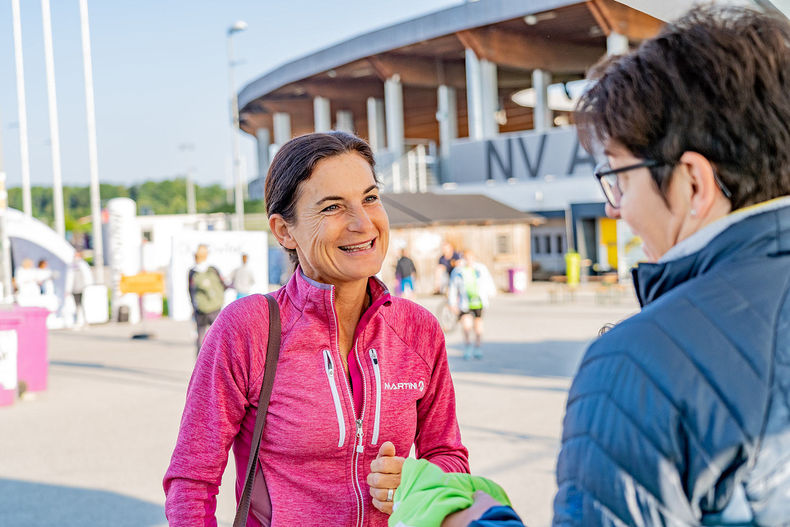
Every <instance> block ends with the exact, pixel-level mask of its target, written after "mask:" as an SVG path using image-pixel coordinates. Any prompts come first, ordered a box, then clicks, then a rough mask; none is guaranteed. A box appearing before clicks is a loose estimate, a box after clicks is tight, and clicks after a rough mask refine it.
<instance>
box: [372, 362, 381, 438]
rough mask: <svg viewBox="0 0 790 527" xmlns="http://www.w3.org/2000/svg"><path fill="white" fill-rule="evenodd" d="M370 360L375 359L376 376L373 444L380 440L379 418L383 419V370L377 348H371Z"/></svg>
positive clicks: (374, 370)
mask: <svg viewBox="0 0 790 527" xmlns="http://www.w3.org/2000/svg"><path fill="white" fill-rule="evenodd" d="M370 360H372V361H373V373H374V374H375V376H376V414H375V420H374V421H373V437H372V438H371V439H370V444H371V445H376V444H378V442H379V420H380V419H381V370H380V369H379V357H378V354H377V353H376V350H375V349H373V348H370Z"/></svg>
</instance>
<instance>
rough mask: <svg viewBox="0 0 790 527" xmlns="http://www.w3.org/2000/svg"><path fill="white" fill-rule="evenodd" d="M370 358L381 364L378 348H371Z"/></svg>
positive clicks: (376, 363) (374, 362)
mask: <svg viewBox="0 0 790 527" xmlns="http://www.w3.org/2000/svg"><path fill="white" fill-rule="evenodd" d="M370 358H371V359H373V364H375V365H376V366H378V364H379V356H378V354H377V353H376V350H374V349H373V348H370Z"/></svg>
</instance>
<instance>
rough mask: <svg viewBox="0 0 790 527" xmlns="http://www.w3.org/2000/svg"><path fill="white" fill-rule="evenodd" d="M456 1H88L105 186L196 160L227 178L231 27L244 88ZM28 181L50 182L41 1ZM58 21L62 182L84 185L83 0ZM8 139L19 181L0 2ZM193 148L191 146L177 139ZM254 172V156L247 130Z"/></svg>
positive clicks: (0, 65) (27, 30) (0, 122)
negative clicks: (235, 28)
mask: <svg viewBox="0 0 790 527" xmlns="http://www.w3.org/2000/svg"><path fill="white" fill-rule="evenodd" d="M457 3H458V0H398V1H397V2H394V1H387V0H341V1H335V2H331V1H330V2H327V1H325V0H324V1H317V0H309V1H308V0H293V1H282V0H276V1H275V0H269V1H266V2H264V1H257V2H256V1H252V0H192V1H190V0H135V1H132V2H121V1H115V0H101V1H97V0H90V1H89V10H90V26H91V41H92V48H93V75H94V90H95V94H96V122H97V134H98V149H99V177H100V179H101V181H102V182H107V183H123V184H127V185H128V184H132V183H138V182H142V181H145V180H151V179H153V180H161V179H169V178H172V177H174V176H176V175H178V174H182V173H183V172H184V171H185V169H186V167H187V166H188V165H192V166H194V167H196V170H197V174H196V180H197V181H198V182H199V183H200V184H207V183H212V182H218V183H224V182H226V181H227V178H228V172H229V166H230V161H229V159H230V151H231V149H230V126H229V119H230V117H229V110H228V108H229V102H228V96H229V90H228V70H227V62H226V48H225V38H226V37H225V34H226V33H225V32H226V30H227V28H228V26H230V25H231V24H232V23H233V22H234V21H235V20H238V19H242V20H245V21H246V22H247V23H248V24H249V28H248V29H247V31H245V32H243V33H240V34H237V35H236V36H235V37H234V43H235V50H236V57H237V60H241V61H243V63H242V64H240V65H239V66H237V68H236V83H237V88H240V87H242V86H243V85H245V84H246V83H247V82H248V81H251V80H253V79H254V78H256V77H258V76H259V75H261V74H263V73H265V72H267V71H269V70H271V69H272V68H274V67H276V66H278V65H279V64H282V63H284V62H288V61H289V60H292V59H294V58H297V57H299V56H302V55H305V54H307V53H310V52H312V51H315V50H318V49H321V48H323V47H326V46H327V45H330V44H333V43H335V42H338V41H342V40H345V39H347V38H348V37H350V36H353V35H357V34H360V33H365V32H367V31H370V30H373V29H376V28H378V27H383V26H387V25H390V24H392V23H394V22H397V21H401V20H405V19H409V18H413V17H415V16H418V15H421V14H424V13H428V12H431V11H435V10H437V9H441V8H444V7H448V6H450V5H453V4H457ZM21 4H22V36H23V49H24V64H25V81H26V95H27V110H28V111H27V114H28V140H29V144H30V163H31V180H32V182H33V184H34V185H36V184H38V185H51V182H52V161H51V155H50V148H49V121H48V111H47V92H46V81H45V67H44V50H43V49H44V47H43V37H42V25H41V3H40V1H37V0H22V1H21ZM51 9H52V26H53V40H54V49H55V70H56V71H55V75H56V83H57V91H58V93H57V95H58V113H59V120H60V142H61V152H62V155H61V158H62V173H63V181H64V184H66V185H87V184H88V183H89V173H88V147H87V131H86V128H85V101H84V85H83V71H82V51H81V49H82V48H81V41H80V20H79V3H78V0H53V1H52V2H51ZM0 50H2V51H0V79H2V82H0V135H1V137H2V147H3V151H4V154H5V155H4V159H5V171H6V173H7V176H8V185H9V186H19V185H21V174H20V154H19V130H18V128H17V122H18V117H17V97H16V80H15V79H16V77H15V64H14V52H13V34H12V19H11V2H10V1H9V0H4V1H3V2H2V3H0ZM183 143H193V144H194V145H195V150H194V152H180V151H179V148H178V147H179V145H181V144H183ZM241 143H242V153H243V156H244V157H245V158H246V162H247V163H246V164H247V169H246V173H248V174H250V175H252V174H254V172H255V171H256V167H257V163H256V159H255V154H254V142H253V141H252V140H251V139H250V138H248V137H247V136H246V135H242V138H241Z"/></svg>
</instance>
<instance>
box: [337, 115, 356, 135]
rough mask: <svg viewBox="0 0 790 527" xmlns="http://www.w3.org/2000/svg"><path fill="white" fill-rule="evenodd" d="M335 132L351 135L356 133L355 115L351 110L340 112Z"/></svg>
mask: <svg viewBox="0 0 790 527" xmlns="http://www.w3.org/2000/svg"><path fill="white" fill-rule="evenodd" d="M335 130H340V131H341V132H346V133H349V134H353V133H354V114H353V113H351V110H338V112H337V121H335Z"/></svg>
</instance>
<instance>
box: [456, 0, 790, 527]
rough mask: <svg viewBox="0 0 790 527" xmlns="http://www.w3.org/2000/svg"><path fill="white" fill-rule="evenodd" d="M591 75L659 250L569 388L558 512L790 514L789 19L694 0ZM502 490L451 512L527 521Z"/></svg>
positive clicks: (628, 193)
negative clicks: (497, 501) (626, 311)
mask: <svg viewBox="0 0 790 527" xmlns="http://www.w3.org/2000/svg"><path fill="white" fill-rule="evenodd" d="M594 79H595V82H594V84H592V86H591V87H590V89H589V90H588V91H587V92H586V93H585V94H584V95H583V96H582V98H581V101H580V104H579V107H578V111H577V114H576V122H577V123H579V132H580V135H581V138H582V140H583V142H585V143H586V145H587V147H588V149H590V150H593V151H595V150H596V147H597V146H602V147H603V152H602V153H603V155H605V157H606V163H605V164H604V165H603V166H600V167H599V168H598V169H597V170H596V173H595V175H596V177H597V178H598V180H599V182H600V183H601V187H602V190H603V192H604V194H605V196H606V200H607V204H606V211H607V214H608V215H609V216H611V217H613V218H621V219H623V220H624V221H625V222H626V223H627V224H628V225H629V226H630V227H631V229H632V230H633V231H634V233H635V234H637V235H638V236H639V237H640V238H641V239H642V241H643V244H644V249H645V254H646V256H647V260H648V261H647V262H645V263H641V264H639V266H638V267H637V268H636V269H634V270H633V278H634V286H635V289H636V293H637V296H638V298H639V302H640V304H641V306H642V310H641V312H639V313H638V314H636V315H634V316H633V317H631V318H629V319H626V320H624V321H622V322H620V323H618V324H617V325H615V326H614V327H613V328H612V329H611V330H609V331H607V332H605V333H604V334H603V335H602V336H601V337H600V338H598V339H597V340H596V341H595V342H594V343H593V344H592V345H591V346H590V348H589V349H588V350H587V352H586V353H585V355H584V358H583V359H582V362H581V364H580V366H579V371H578V373H577V374H576V377H575V379H574V381H573V385H572V386H571V389H570V392H569V394H568V404H567V410H566V414H565V420H564V424H563V433H562V449H561V451H560V455H559V458H558V461H557V486H558V491H557V496H556V498H555V500H554V524H555V525H563V526H564V525H645V526H652V525H766V526H767V525H771V526H774V525H788V524H790V23H788V20H787V19H785V18H783V17H781V16H778V15H775V14H770V13H760V12H758V11H754V10H751V9H744V8H732V7H725V8H722V7H709V6H708V7H703V8H697V9H695V10H692V11H691V12H690V13H689V14H687V15H686V16H684V17H683V18H681V19H680V20H678V21H677V22H675V23H671V24H668V25H667V26H666V27H665V28H664V29H663V30H662V31H661V32H660V33H659V35H658V36H656V37H655V38H652V39H650V40H647V41H645V42H644V43H642V45H641V46H640V47H639V48H638V49H636V50H635V51H633V52H631V53H629V54H627V55H624V56H621V57H613V58H609V59H608V60H607V61H606V62H604V63H603V64H602V65H601V67H599V68H598V71H597V72H596V74H595V75H594ZM481 504H482V505H481ZM490 505H491V503H490V499H489V501H485V500H480V503H478V504H477V505H475V506H474V507H473V508H470V509H468V510H467V511H463V512H461V513H457V515H456V516H454V517H451V518H448V519H447V520H446V524H445V525H446V527H451V526H453V527H454V526H456V525H467V524H468V523H469V521H470V520H472V519H475V518H478V517H480V516H481V514H480V513H481V512H482V513H483V515H482V517H481V518H480V519H479V520H478V521H475V522H474V523H472V525H474V526H476V527H495V526H505V525H508V526H513V525H520V522H519V521H518V520H517V519H516V518H515V515H514V514H513V511H512V510H508V509H506V508H503V507H491V508H489V507H488V506H490ZM486 509H488V510H487V511H486Z"/></svg>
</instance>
